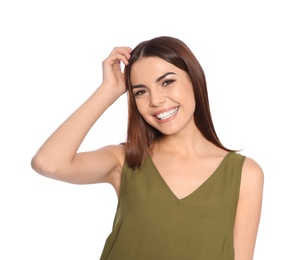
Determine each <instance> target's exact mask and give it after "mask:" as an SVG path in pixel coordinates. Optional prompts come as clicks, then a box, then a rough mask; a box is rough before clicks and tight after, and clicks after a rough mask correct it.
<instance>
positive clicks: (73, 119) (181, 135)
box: [32, 37, 263, 260]
mask: <svg viewBox="0 0 294 260" xmlns="http://www.w3.org/2000/svg"><path fill="white" fill-rule="evenodd" d="M121 63H123V64H124V65H125V68H124V73H123V72H122V69H121V67H120V64H121ZM126 91H127V93H128V102H129V118H128V120H129V121H128V135H127V140H126V142H125V143H122V144H117V145H109V146H106V147H102V148H100V149H98V150H95V151H89V152H77V151H78V148H79V146H80V145H81V143H82V141H83V139H84V138H85V136H86V134H87V133H88V131H89V130H90V128H91V127H92V126H93V124H94V123H95V122H96V121H97V120H98V119H99V117H100V116H101V115H102V114H103V112H104V111H105V110H106V109H107V108H108V107H109V106H111V104H113V102H115V101H116V100H117V99H118V98H119V97H120V96H121V95H122V94H124V93H125V92H126ZM32 167H33V169H34V170H35V171H37V172H38V173H40V174H42V175H44V176H47V177H49V178H54V179H58V180H61V181H65V182H70V183H77V184H87V183H102V182H104V183H105V182H107V183H110V184H112V185H113V187H114V189H115V191H116V193H117V195H118V207H117V213H116V215H115V219H114V223H113V230H112V232H111V234H110V235H109V237H108V238H107V240H106V243H105V246H104V250H103V252H102V255H101V258H100V259H101V260H104V259H109V260H124V259H128V260H143V259H146V260H150V259H152V260H153V259H156V260H157V259H158V260H173V259H174V260H192V259H199V260H204V259H209V260H231V259H235V260H251V259H253V254H254V247H255V241H256V236H257V231H258V225H259V219H260V213H261V204H262V192H263V171H262V169H261V167H260V166H259V165H258V164H257V163H256V162H255V161H254V160H253V159H251V158H248V157H245V156H244V155H241V154H240V153H238V152H237V151H234V150H230V149H228V148H226V147H224V146H223V145H222V143H221V142H220V140H219V139H218V137H217V134H216V132H215V129H214V126H213V122H212V118H211V114H210V109H209V102H208V93H207V89H206V81H205V75H204V72H203V70H202V68H201V66H200V64H199V63H198V61H197V59H196V58H195V56H194V54H193V53H192V52H191V50H190V49H189V48H188V47H187V46H186V44H185V43H183V42H182V41H181V40H179V39H176V38H173V37H156V38H154V39H151V40H148V41H144V42H141V43H140V44H139V45H138V46H137V47H135V48H134V49H133V50H132V49H131V48H129V47H118V48H114V49H113V51H112V52H111V53H110V55H109V56H108V57H107V58H106V59H105V60H104V61H103V81H102V84H101V85H100V86H99V88H98V89H97V90H96V91H95V92H94V93H93V94H92V95H91V97H89V99H88V100H86V101H85V102H84V103H83V104H82V105H81V106H80V107H79V108H78V109H77V110H76V111H75V112H74V113H73V114H72V115H71V116H70V117H69V118H68V119H67V120H66V121H65V122H64V123H63V124H62V125H61V126H60V127H59V128H58V129H57V130H56V131H55V132H54V133H53V134H52V135H51V136H50V137H49V138H48V139H47V140H46V142H45V143H44V144H43V145H42V146H41V148H40V149H39V150H38V151H37V153H36V155H35V156H34V157H33V159H32Z"/></svg>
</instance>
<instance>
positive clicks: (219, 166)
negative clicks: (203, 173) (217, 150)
mask: <svg viewBox="0 0 294 260" xmlns="http://www.w3.org/2000/svg"><path fill="white" fill-rule="evenodd" d="M230 154H231V152H228V153H227V154H226V155H225V156H224V157H223V159H222V160H221V162H220V163H219V165H218V166H217V167H216V169H215V170H214V171H213V172H212V174H211V175H209V177H208V178H207V179H206V180H205V181H204V182H202V183H201V184H200V185H199V186H198V187H197V188H196V189H195V190H193V191H192V192H191V193H189V194H188V195H186V196H185V197H183V198H179V197H178V196H177V195H176V194H175V193H174V192H173V190H172V189H171V188H170V186H169V185H168V184H167V182H166V181H165V179H164V178H163V176H162V175H161V174H160V172H159V170H158V168H157V167H156V165H155V163H154V161H153V159H152V157H151V156H149V160H150V162H151V164H152V167H153V168H154V169H155V173H156V175H157V176H158V177H159V179H160V180H161V182H162V183H163V185H164V186H165V187H166V189H167V191H168V192H169V193H170V194H171V195H172V196H173V197H174V199H176V201H177V202H182V201H184V200H186V199H188V198H190V197H192V196H193V195H194V194H195V193H198V191H199V190H201V189H203V187H205V186H206V185H208V183H209V182H211V181H212V180H213V179H214V178H215V176H216V175H217V173H218V171H219V169H220V168H221V167H222V165H223V164H224V163H225V161H226V159H227V157H229V155H230Z"/></svg>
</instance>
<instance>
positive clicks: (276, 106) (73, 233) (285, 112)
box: [0, 0, 294, 260]
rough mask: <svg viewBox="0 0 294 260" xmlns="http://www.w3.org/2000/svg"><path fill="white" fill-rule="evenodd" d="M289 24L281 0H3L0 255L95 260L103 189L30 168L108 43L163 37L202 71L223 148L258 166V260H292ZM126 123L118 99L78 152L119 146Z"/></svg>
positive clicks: (93, 81)
mask: <svg viewBox="0 0 294 260" xmlns="http://www.w3.org/2000/svg"><path fill="white" fill-rule="evenodd" d="M293 17H294V16H293V7H292V5H291V1H290V0H289V1H284V0H279V1H270V0H269V1H259V0H255V1H233V0H232V1H209V0H205V1H185V0H183V1H173V0H169V1H159V0H157V1H153V0H148V1H144V2H141V1H135V0H133V1H132V0H126V1H119V0H114V1H98V0H97V1H88V0H83V1H69V0H68V1H67V0H51V1H40V0H38V1H37V0H35V1H33V0H27V1H20V0H19V1H16V0H7V1H1V3H0V34H1V35H0V39H1V40H0V47H1V48H0V113H1V118H0V119H1V127H0V131H1V135H0V145H1V150H0V152H1V154H0V160H1V168H0V208H1V213H0V259H3V260H16V259H30V260H40V259H42V260H52V259H54V260H65V259H71V260H75V259H77V260H78V259H79V260H81V259H83V260H85V259H86V260H92V259H93V260H94V259H99V256H100V253H101V250H102V247H103V245H104V242H105V239H106V237H107V236H108V234H109V232H110V231H111V227H112V221H113V217H114V213H115V209H116V195H115V193H114V191H113V189H112V187H111V186H110V185H106V184H98V185H85V186H78V185H72V184H67V183H63V182H59V181H55V180H51V179H48V178H45V177H43V176H40V175H38V174H36V173H35V172H34V171H33V170H32V169H31V167H30V160H31V158H32V156H33V155H34V153H35V152H36V151H37V149H38V148H39V146H40V145H41V144H42V143H43V142H44V141H45V139H46V138H47V137H48V136H49V135H50V134H51V133H52V132H53V131H54V130H55V128H57V127H58V125H59V124H60V123H62V122H63V120H65V119H66V118H67V117H68V116H69V115H70V114H71V113H72V112H73V111H74V110H75V109H76V108H77V107H78V106H79V105H80V104H82V102H84V100H85V99H86V98H87V97H88V96H90V95H91V94H92V92H93V91H94V90H95V89H96V87H97V86H98V85H99V84H100V82H101V75H102V70H101V62H102V60H103V59H104V58H105V57H106V56H107V55H108V54H109V52H110V51H111V50H112V48H113V47H115V46H121V45H127V46H130V47H134V46H135V45H136V44H138V43H139V42H141V41H143V40H147V39H150V38H152V37H155V36H160V35H169V36H175V37H177V38H180V39H182V40H183V41H184V42H186V43H187V44H188V46H189V47H190V48H191V49H192V50H193V52H194V53H195V55H196V57H197V58H198V60H199V61H200V63H201V64H202V66H203V68H204V71H205V72H206V77H207V82H208V89H209V97H210V102H211V111H212V116H213V118H214V123H215V127H216V131H217V133H218V135H219V137H220V139H221V141H222V142H223V144H224V145H225V146H228V147H230V148H233V149H239V148H241V149H244V150H243V152H242V153H243V154H244V155H247V156H249V157H252V158H254V159H255V160H256V161H257V162H259V164H260V165H261V166H262V167H263V169H264V172H265V189H264V203H263V211H262V217H261V223H260V228H259V233H258V239H257V244H256V251H255V259H256V260H271V259H273V260H277V259H279V260H280V259H283V260H284V259H287V260H288V259H294V251H293V242H294V241H293V233H294V229H293V220H294V213H293V199H294V191H293V190H294V189H293V181H294V177H293V175H294V170H293V144H294V142H293V132H294V128H293V112H294V106H293V89H294V79H293V67H294V66H293V65H294V62H293V60H294V52H293V46H294V41H293V31H294V30H293V26H294V18H293ZM126 122H127V110H126V96H123V97H121V98H120V99H119V100H118V101H117V102H116V103H115V104H114V105H113V106H112V107H111V108H110V109H109V110H108V111H107V112H106V113H105V114H104V115H103V117H102V118H101V120H100V121H99V122H98V123H97V124H96V125H95V126H94V127H93V129H92V130H91V131H90V133H89V135H88V136H87V138H86V139H85V142H84V143H83V144H82V146H81V149H80V150H92V149H96V148H98V147H101V146H103V145H106V144H117V143H120V142H122V141H124V140H125V136H126Z"/></svg>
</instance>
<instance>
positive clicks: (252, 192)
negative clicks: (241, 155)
mask: <svg viewBox="0 0 294 260" xmlns="http://www.w3.org/2000/svg"><path fill="white" fill-rule="evenodd" d="M263 183H264V174H263V171H262V169H261V167H260V166H259V165H258V164H257V163H256V162H255V161H254V160H252V159H250V158H246V159H245V162H244V165H243V170H242V179H241V188H240V196H239V202H238V208H237V215H236V221H235V230H234V245H235V260H252V259H253V255H254V247H255V242H256V236H257V231H258V225H259V220H260V214H261V206H262V194H263Z"/></svg>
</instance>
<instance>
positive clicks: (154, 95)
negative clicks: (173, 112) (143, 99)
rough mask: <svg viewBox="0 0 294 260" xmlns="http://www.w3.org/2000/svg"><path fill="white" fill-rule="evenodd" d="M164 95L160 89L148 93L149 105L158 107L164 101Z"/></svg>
mask: <svg viewBox="0 0 294 260" xmlns="http://www.w3.org/2000/svg"><path fill="white" fill-rule="evenodd" d="M165 100H166V97H165V95H164V94H163V93H162V92H161V91H160V90H154V91H152V92H151V93H150V106H151V107H158V106H161V105H163V104H164V103H165Z"/></svg>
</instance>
